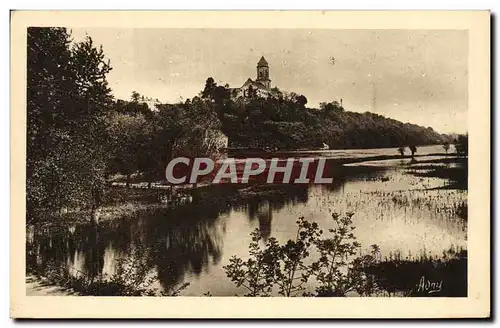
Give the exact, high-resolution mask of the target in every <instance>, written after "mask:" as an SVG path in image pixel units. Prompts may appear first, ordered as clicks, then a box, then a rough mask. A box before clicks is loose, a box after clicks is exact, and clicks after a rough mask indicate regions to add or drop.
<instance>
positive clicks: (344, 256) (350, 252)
mask: <svg viewBox="0 0 500 328" xmlns="http://www.w3.org/2000/svg"><path fill="white" fill-rule="evenodd" d="M352 217H353V213H347V214H346V215H344V216H340V215H339V214H337V213H333V214H332V219H333V221H334V224H335V228H333V229H329V230H328V232H329V235H328V236H327V237H326V238H324V237H322V235H323V230H321V228H320V227H319V226H318V224H317V223H315V222H312V223H310V222H308V221H306V220H305V219H304V218H303V217H301V218H299V219H298V220H297V225H298V228H297V234H296V237H295V239H290V240H288V241H286V242H285V243H284V244H280V243H279V242H278V241H277V240H276V238H274V237H271V238H268V239H267V241H266V243H265V244H264V245H263V246H260V245H261V241H262V236H261V235H260V233H259V230H258V229H256V230H255V231H254V232H252V234H251V236H252V242H251V244H250V246H249V255H250V258H249V259H248V260H246V261H244V260H242V259H241V258H239V257H237V256H233V257H232V258H231V259H230V260H229V264H228V265H226V266H224V270H225V272H226V275H227V276H228V278H230V279H231V281H232V282H233V283H235V284H236V286H237V287H244V288H245V289H246V290H247V292H248V293H247V294H246V296H270V295H271V293H272V291H274V290H276V291H277V292H278V293H279V294H280V295H282V296H286V297H289V296H346V294H347V293H349V292H352V291H356V292H358V293H359V294H360V295H369V294H371V293H373V291H374V290H375V286H374V285H373V284H372V281H371V280H370V279H369V277H368V276H367V275H366V274H365V273H364V268H365V267H366V266H367V265H370V264H373V263H374V262H375V261H376V254H375V255H365V256H363V257H356V254H357V250H358V248H359V247H360V245H359V243H358V242H357V241H356V237H355V236H354V233H353V231H354V226H353V222H352ZM372 249H373V252H372V253H373V254H374V253H376V252H379V248H378V246H376V245H372ZM312 252H314V253H315V254H318V255H319V259H318V260H316V261H310V260H309V257H310V255H311V253H312ZM310 279H314V280H315V281H316V282H317V283H318V287H317V288H316V295H313V294H311V293H308V292H306V291H305V287H304V285H305V284H306V283H307V282H308V281H309V280H310Z"/></svg>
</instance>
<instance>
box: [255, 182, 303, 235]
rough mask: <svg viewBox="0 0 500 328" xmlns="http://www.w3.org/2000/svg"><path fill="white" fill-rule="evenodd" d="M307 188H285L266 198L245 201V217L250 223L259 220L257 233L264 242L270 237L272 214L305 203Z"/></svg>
mask: <svg viewBox="0 0 500 328" xmlns="http://www.w3.org/2000/svg"><path fill="white" fill-rule="evenodd" d="M308 197H309V195H308V186H307V185H304V186H286V187H284V190H283V192H280V193H276V194H272V195H270V196H268V197H262V198H261V197H257V198H253V199H251V200H249V201H247V215H248V218H249V219H250V221H253V220H255V219H258V220H259V231H260V234H261V235H262V237H263V239H264V240H267V239H268V238H269V237H270V236H271V227H272V220H273V212H275V211H280V210H282V209H284V208H285V207H291V206H295V205H297V204H300V203H306V202H307V200H308Z"/></svg>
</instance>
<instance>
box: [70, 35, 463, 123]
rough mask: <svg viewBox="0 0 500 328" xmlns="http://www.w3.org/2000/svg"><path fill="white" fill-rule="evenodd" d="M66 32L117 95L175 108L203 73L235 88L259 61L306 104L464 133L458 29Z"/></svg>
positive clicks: (194, 92)
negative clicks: (100, 61) (95, 55)
mask: <svg viewBox="0 0 500 328" xmlns="http://www.w3.org/2000/svg"><path fill="white" fill-rule="evenodd" d="M69 29H70V30H71V31H72V35H73V38H74V40H75V41H80V40H82V39H83V38H84V37H85V35H89V36H90V37H92V39H93V40H94V42H95V43H96V44H99V45H102V46H103V50H104V53H105V55H106V57H107V58H109V59H110V61H111V66H112V67H113V70H112V71H111V72H110V73H109V75H108V81H109V84H110V87H111V89H112V91H113V95H114V96H115V97H116V98H120V99H130V95H131V93H132V91H137V92H139V93H140V94H142V95H144V96H147V97H151V98H158V99H159V100H160V101H161V102H164V103H172V102H177V101H179V100H185V99H187V98H193V97H194V96H196V95H197V94H198V93H199V92H200V91H201V90H202V89H203V87H204V85H205V81H206V79H207V78H208V77H213V78H214V79H215V80H216V81H217V82H218V83H219V84H226V83H228V84H229V85H230V86H231V87H240V86H241V85H242V84H243V83H244V82H245V81H246V80H247V78H249V77H250V78H252V79H255V78H256V65H257V62H258V61H259V59H260V57H261V56H264V57H265V58H266V60H267V61H268V63H269V72H270V78H271V80H272V82H271V84H272V86H277V87H278V88H279V89H280V90H282V91H288V92H295V93H298V94H303V95H305V96H306V97H307V99H308V104H307V106H308V107H317V106H318V104H319V103H320V102H329V101H335V100H336V101H339V102H340V99H342V102H343V105H344V108H345V109H346V110H349V111H356V112H366V111H370V112H373V113H377V114H380V115H384V116H386V117H391V118H394V119H397V120H400V121H403V122H410V123H414V124H419V125H422V126H426V127H427V126H430V127H432V128H433V129H435V130H436V131H438V132H441V133H464V132H466V131H467V109H468V96H467V93H468V69H467V67H468V65H467V63H468V32H467V31H466V30H333V29H329V30H327V29H312V30H310V29H130V28H129V29H121V28H120V29H110V28H69Z"/></svg>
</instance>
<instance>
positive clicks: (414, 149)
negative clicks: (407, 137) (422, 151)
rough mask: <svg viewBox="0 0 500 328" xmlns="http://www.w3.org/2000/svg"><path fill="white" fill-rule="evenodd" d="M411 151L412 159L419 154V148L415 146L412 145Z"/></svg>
mask: <svg viewBox="0 0 500 328" xmlns="http://www.w3.org/2000/svg"><path fill="white" fill-rule="evenodd" d="M409 148H410V151H411V157H413V156H415V153H416V152H417V146H415V145H410V147H409Z"/></svg>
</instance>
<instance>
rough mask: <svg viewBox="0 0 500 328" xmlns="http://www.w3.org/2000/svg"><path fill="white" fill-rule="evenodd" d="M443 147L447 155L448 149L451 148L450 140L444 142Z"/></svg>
mask: <svg viewBox="0 0 500 328" xmlns="http://www.w3.org/2000/svg"><path fill="white" fill-rule="evenodd" d="M443 149H444V151H445V152H446V155H448V150H450V144H449V143H448V142H446V143H444V144H443Z"/></svg>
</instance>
